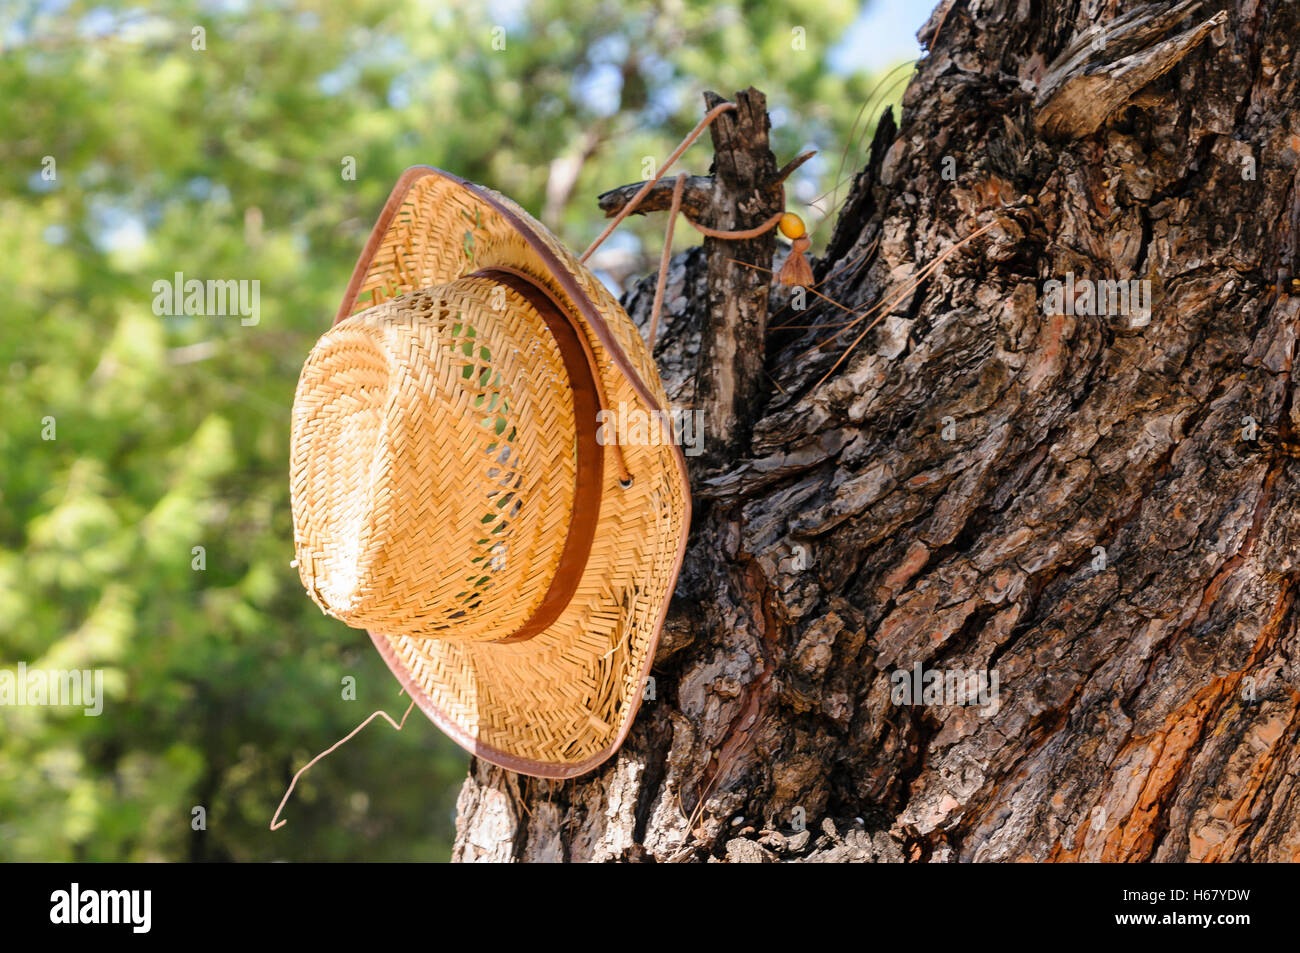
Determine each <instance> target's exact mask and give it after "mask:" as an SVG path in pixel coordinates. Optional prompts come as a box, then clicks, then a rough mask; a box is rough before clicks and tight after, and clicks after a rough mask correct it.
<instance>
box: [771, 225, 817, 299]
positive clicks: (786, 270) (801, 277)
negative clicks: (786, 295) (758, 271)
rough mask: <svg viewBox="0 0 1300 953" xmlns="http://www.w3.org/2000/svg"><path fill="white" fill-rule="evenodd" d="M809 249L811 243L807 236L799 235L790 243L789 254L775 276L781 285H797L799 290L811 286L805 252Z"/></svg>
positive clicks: (811, 278)
mask: <svg viewBox="0 0 1300 953" xmlns="http://www.w3.org/2000/svg"><path fill="white" fill-rule="evenodd" d="M811 247H812V241H811V240H810V239H809V238H808V236H807V235H801V236H799V237H798V238H796V239H795V240H794V241H793V242H792V243H791V246H790V254H789V256H788V257H787V258H786V260H785V264H784V265H782V266H781V271H780V272H779V273H778V274H777V278H778V280H780V282H781V284H783V285H798V286H799V287H801V288H808V287H811V286H812V283H813V273H812V266H811V265H809V264H808V256H807V251H808V249H809V248H811Z"/></svg>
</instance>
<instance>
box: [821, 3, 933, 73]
mask: <svg viewBox="0 0 1300 953" xmlns="http://www.w3.org/2000/svg"><path fill="white" fill-rule="evenodd" d="M936 2H937V0H935V2H931V0H868V2H867V3H866V4H864V6H863V9H862V12H861V13H859V14H858V18H857V20H856V21H854V23H853V26H852V27H850V28H849V31H848V32H847V33H846V34H845V35H844V39H843V40H841V41H840V42H839V43H837V44H836V46H835V49H834V50H832V51H831V65H832V67H833V68H834V69H836V70H843V71H850V70H852V69H855V68H857V69H865V70H867V71H868V72H875V71H876V70H879V69H882V68H884V67H888V66H893V65H894V64H895V63H897V62H899V61H900V60H914V59H917V58H919V57H920V55H921V46H920V44H919V43H917V42H916V31H917V30H919V29H921V25H922V24H924V23H925V21H926V20H928V19H930V11H932V10H933V9H934V8H935V5H936Z"/></svg>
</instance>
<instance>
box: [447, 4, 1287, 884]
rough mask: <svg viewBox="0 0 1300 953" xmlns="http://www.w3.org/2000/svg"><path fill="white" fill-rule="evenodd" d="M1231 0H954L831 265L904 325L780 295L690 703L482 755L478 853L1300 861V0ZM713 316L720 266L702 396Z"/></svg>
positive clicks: (671, 661) (662, 654) (841, 290)
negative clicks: (1297, 386)
mask: <svg viewBox="0 0 1300 953" xmlns="http://www.w3.org/2000/svg"><path fill="white" fill-rule="evenodd" d="M972 7H975V10H976V12H975V13H974V14H972V12H971V9H972ZM1116 7H1118V8H1120V10H1122V11H1126V12H1124V13H1123V14H1122V15H1119V14H1117V13H1116ZM1215 9H1216V7H1215V6H1213V5H1204V4H1200V3H1197V2H1194V0H1191V2H1183V3H1179V4H1174V3H1160V4H1152V5H1149V6H1147V7H1142V8H1137V7H1135V6H1134V5H1133V4H1127V3H1122V2H1121V3H1119V4H1110V3H1104V2H1101V0H1082V2H1079V3H1055V2H1046V3H1040V2H1028V3H1026V2H1023V0H986V2H983V3H980V4H978V5H977V6H976V5H972V4H969V3H967V2H965V0H955V2H954V0H949V2H946V3H944V4H943V5H942V6H941V7H940V9H939V10H937V11H936V12H935V14H934V15H933V16H932V18H931V20H930V22H929V24H927V26H926V27H925V29H924V30H923V33H922V36H923V37H925V38H926V39H927V40H928V39H933V38H934V34H935V32H936V31H937V33H938V35H937V39H934V42H933V43H932V44H931V46H932V51H931V52H930V54H929V55H928V56H927V57H926V58H925V59H924V60H923V61H922V62H921V64H920V66H919V68H918V71H917V73H916V75H915V76H914V77H913V80H912V82H911V85H910V87H909V89H908V91H907V93H906V96H905V99H904V109H903V117H902V122H901V125H900V126H899V127H898V128H897V129H895V126H894V124H893V121H892V119H891V118H890V117H889V116H888V115H887V116H886V117H885V118H884V119H883V120H882V121H881V122H880V124H879V125H878V129H877V134H876V137H875V140H874V142H873V144H872V148H871V153H870V158H869V160H868V162H867V164H866V166H865V167H864V168H863V169H862V170H861V171H860V172H859V173H858V175H857V177H856V180H855V182H854V185H853V188H852V192H851V194H850V196H849V198H848V199H847V201H846V202H845V204H844V206H843V208H842V210H841V215H840V218H839V220H838V222H837V223H836V226H835V231H834V235H833V237H832V239H831V240H830V243H829V246H828V248H827V253H826V256H825V258H823V259H822V260H820V261H818V262H817V264H816V267H815V275H816V278H817V280H818V281H819V282H821V284H819V286H818V290H819V291H820V292H822V293H823V294H825V295H828V296H829V297H831V298H834V299H836V300H837V301H839V302H841V303H843V304H845V305H848V306H849V307H852V308H855V309H858V310H865V309H866V308H868V307H871V306H875V305H877V304H885V305H887V307H886V308H885V309H884V310H885V311H886V312H887V316H886V317H885V318H884V319H883V320H882V321H881V322H880V323H879V324H878V325H877V326H876V327H875V328H874V329H873V330H871V331H870V332H869V333H867V334H866V335H865V336H864V337H862V339H861V340H860V341H858V342H857V343H856V346H854V347H853V348H852V350H851V352H850V353H849V354H848V356H847V357H846V358H845V359H844V360H843V361H842V362H840V363H838V365H837V362H838V361H840V358H841V357H844V356H845V353H846V350H847V349H848V348H849V345H850V344H852V343H853V342H854V340H855V339H857V338H858V337H859V335H860V334H861V332H862V330H863V329H864V328H865V327H866V325H867V322H866V321H861V322H859V323H858V324H857V325H856V326H854V327H851V328H849V329H847V330H845V329H844V327H843V325H844V323H845V321H846V320H851V317H850V316H848V315H846V313H845V312H844V311H842V310H840V309H838V308H836V307H834V306H832V305H829V304H827V303H826V302H824V301H821V300H820V299H818V298H815V297H813V296H812V295H809V297H808V302H809V304H810V307H809V309H808V310H807V311H804V312H802V313H799V312H794V311H792V309H791V308H790V307H789V306H788V304H787V300H788V295H787V294H786V293H785V291H784V290H774V291H773V293H772V307H771V316H770V318H769V328H768V332H767V341H766V375H765V376H764V377H763V379H762V387H761V394H760V397H759V399H758V400H756V401H754V402H752V403H751V404H750V405H749V407H748V412H749V415H750V417H749V420H747V421H746V422H745V426H744V427H743V432H744V433H746V435H747V439H746V446H745V447H744V448H743V450H742V452H741V453H740V454H738V455H737V456H735V457H734V458H733V459H732V460H731V461H730V462H728V463H725V464H724V465H722V466H720V467H718V468H715V469H713V470H711V471H709V472H707V473H706V472H697V473H696V474H695V475H694V477H695V478H694V480H693V483H694V484H695V487H696V490H695V501H696V512H695V519H694V524H693V527H692V536H691V541H690V545H689V549H688V552H687V557H686V564H685V566H684V568H683V572H682V577H681V581H680V583H679V586H678V590H677V593H676V597H675V600H674V603H673V607H672V609H671V611H670V614H669V619H668V623H667V626H666V628H665V631H664V634H663V638H662V641H661V644H660V647H659V651H658V655H657V658H656V662H655V669H654V673H655V678H656V697H655V698H653V699H651V700H648V701H646V703H645V704H644V705H643V707H642V709H641V711H640V713H639V714H638V716H637V721H636V724H635V725H634V727H633V730H632V733H631V735H630V737H629V740H628V742H627V744H626V745H625V746H624V747H623V749H622V750H621V751H620V752H619V754H618V755H617V756H616V757H615V758H613V759H611V760H610V761H609V762H608V763H607V764H606V765H605V766H603V767H602V768H601V769H600V770H598V771H596V772H594V773H592V774H590V775H587V776H585V777H582V778H579V779H577V780H575V781H569V782H553V783H549V782H545V781H539V780H536V779H531V778H522V777H520V776H518V775H512V774H510V773H509V772H506V771H502V770H500V769H497V768H495V767H492V766H490V765H487V764H484V763H481V762H479V763H476V764H475V765H474V766H473V768H472V770H471V776H470V777H469V779H468V780H467V781H466V783H465V787H464V789H463V791H462V793H461V797H460V802H459V808H460V819H459V822H458V836H457V842H456V847H455V854H454V856H455V858H456V859H458V860H571V861H599V860H656V861H670V860H678V861H680V860H706V859H730V860H763V861H772V860H792V859H832V860H863V861H870V860H891V861H897V860H903V861H944V860H1019V859H1031V860H1040V861H1052V860H1076V859H1088V860H1120V861H1137V860H1159V861H1182V860H1270V861H1281V860H1300V810H1298V809H1297V805H1298V804H1300V784H1298V783H1297V780H1296V779H1297V776H1298V775H1300V717H1298V716H1297V707H1298V705H1300V672H1297V668H1296V666H1297V664H1300V636H1298V634H1297V632H1298V625H1300V605H1297V598H1296V595H1297V588H1298V587H1297V581H1298V580H1300V564H1298V562H1297V557H1296V554H1295V541H1296V540H1297V538H1300V537H1298V536H1297V530H1298V529H1300V506H1297V503H1296V498H1297V482H1298V481H1300V462H1297V461H1295V460H1294V459H1293V457H1294V456H1295V455H1296V453H1295V450H1294V449H1293V445H1292V443H1291V436H1292V434H1293V433H1294V431H1295V429H1296V426H1297V424H1298V423H1300V407H1297V406H1296V403H1295V402H1294V401H1293V399H1292V381H1291V369H1292V360H1293V355H1294V350H1295V343H1296V342H1295V338H1296V318H1297V311H1298V310H1300V308H1298V304H1297V302H1298V301H1300V298H1297V297H1295V296H1294V293H1295V292H1296V291H1297V290H1298V289H1297V287H1296V283H1294V282H1293V281H1292V275H1293V274H1295V273H1296V272H1295V268H1296V251H1297V236H1298V235H1300V188H1298V186H1297V164H1298V162H1300V56H1298V55H1297V45H1298V44H1300V6H1297V5H1296V4H1294V3H1288V2H1286V0H1258V2H1255V0H1239V3H1238V5H1237V7H1235V8H1229V9H1228V10H1227V11H1226V16H1224V15H1222V14H1220V15H1217V16H1216V15H1215ZM986 227H987V230H985V231H983V232H981V233H980V234H979V235H978V236H977V237H975V238H973V239H970V240H969V241H966V242H964V243H963V244H962V245H961V247H960V248H955V246H957V245H958V243H960V242H962V241H963V239H967V238H968V236H971V235H972V233H975V232H976V231H977V230H979V229H984V228H986ZM954 249H955V250H954ZM945 253H950V254H949V255H948V257H946V258H944V259H943V261H942V263H941V264H939V265H938V267H937V268H935V269H934V270H932V271H930V272H928V273H924V272H923V269H925V268H926V266H928V265H930V264H931V263H933V262H935V261H936V260H937V259H938V258H939V256H941V255H944V254H945ZM1070 275H1072V276H1073V278H1072V279H1070V278H1069V276H1070ZM918 277H919V278H920V279H921V280H920V281H919V284H917V285H916V287H915V288H914V289H912V290H910V291H909V290H908V289H909V286H910V285H911V284H913V283H915V282H916V279H917V278H918ZM1093 280H1116V281H1122V282H1124V283H1125V287H1127V286H1128V282H1130V281H1137V282H1139V283H1140V282H1144V281H1145V282H1149V285H1147V286H1141V285H1139V286H1136V287H1149V289H1150V296H1151V297H1150V316H1149V323H1144V320H1143V315H1142V314H1141V312H1140V309H1139V308H1137V307H1136V305H1134V306H1133V307H1132V308H1131V309H1130V313H1129V314H1127V315H1125V314H1116V313H1114V312H1115V311H1116V310H1121V311H1122V310H1123V309H1122V306H1121V307H1119V308H1117V307H1116V306H1115V301H1114V300H1110V301H1109V312H1110V313H1100V314H1093V313H1088V312H1089V311H1097V310H1100V311H1107V310H1108V309H1107V308H1100V309H1099V308H1096V307H1091V306H1090V304H1089V301H1090V299H1091V295H1090V294H1089V293H1088V292H1087V291H1086V290H1085V291H1081V290H1080V289H1083V288H1088V287H1092V286H1088V285H1087V281H1093ZM1053 281H1056V282H1061V283H1063V285H1064V292H1065V293H1064V297H1065V298H1069V299H1070V300H1067V301H1065V302H1064V304H1063V306H1062V307H1059V308H1058V307H1054V306H1053V305H1052V299H1051V294H1050V291H1051V288H1052V287H1053V286H1051V285H1050V284H1049V283H1050V282H1053ZM1071 281H1072V282H1073V283H1071ZM1103 288H1104V286H1103ZM652 293H653V278H651V279H648V280H647V281H646V282H643V283H642V285H641V286H639V287H638V288H637V289H636V290H635V291H634V292H633V293H632V294H630V295H629V300H628V302H627V305H628V307H629V310H630V312H631V313H633V314H634V316H637V319H638V321H643V320H644V317H645V314H646V312H647V311H648V309H649V302H650V298H651V296H652ZM1104 293H1105V292H1104V291H1103V294H1104ZM1137 297H1140V292H1138V293H1137V294H1136V295H1135V300H1136V298H1137ZM708 300H709V290H708V278H707V263H706V256H705V255H704V254H703V252H702V251H700V250H698V249H697V250H694V251H692V252H690V253H688V254H685V255H681V256H678V258H676V259H675V260H674V263H673V269H672V272H671V275H670V280H669V289H668V293H667V295H666V304H667V307H666V314H665V322H666V323H665V326H664V328H663V329H662V330H661V332H660V335H661V340H660V341H659V343H658V346H657V348H656V352H657V356H658V358H659V360H660V364H661V367H662V368H663V372H664V376H665V381H666V383H667V386H668V388H669V391H670V394H672V395H673V397H674V399H675V400H677V401H680V402H681V403H682V404H689V402H690V400H691V399H692V395H693V393H694V391H693V387H692V380H693V376H694V375H695V373H696V370H697V368H696V366H695V364H696V360H697V356H698V349H699V340H700V328H701V326H702V324H703V323H704V322H705V321H707V320H709V315H708V314H706V313H705V312H706V309H707V302H708ZM1076 306H1077V307H1076ZM1056 311H1064V312H1065V313H1054V312H1056ZM873 319H874V315H873V316H872V318H869V319H867V320H868V321H869V320H873ZM783 324H791V325H799V326H807V325H813V326H814V328H813V329H811V330H798V329H795V330H783V329H782V328H781V325H783ZM837 332H843V333H840V335H839V337H837V338H834V339H833V340H830V343H828V344H825V346H822V347H820V348H817V347H816V345H817V344H818V342H826V341H828V340H829V339H831V338H832V336H833V335H834V334H836V333H837ZM832 368H834V369H833V370H832ZM828 373H829V376H827V375H828ZM824 377H825V378H826V379H825V381H824V382H822V379H823V378H824ZM711 436H712V435H711ZM692 462H695V461H694V459H693V460H692ZM915 666H919V667H920V668H919V669H917V668H914V667H915ZM930 672H939V673H940V674H942V673H945V672H947V673H956V672H967V673H973V674H974V676H977V678H976V681H978V680H979V679H985V680H986V681H985V682H984V684H985V685H987V686H988V687H990V688H992V687H993V686H994V684H995V683H994V682H993V677H994V674H995V673H996V677H997V682H996V691H995V692H992V693H991V696H990V698H988V699H985V700H983V702H982V703H979V704H954V703H952V702H953V700H954V697H956V696H954V695H952V694H951V693H949V694H947V695H944V696H942V697H940V698H938V699H931V698H929V697H909V696H907V695H906V694H904V695H903V696H900V694H899V693H900V691H902V689H903V687H910V686H912V685H913V682H912V678H913V676H914V675H920V674H921V673H930ZM922 677H923V676H922ZM923 684H928V683H925V682H923ZM958 700H960V699H958ZM967 700H969V699H967ZM922 701H938V702H939V703H928V704H919V702H922ZM909 702H917V703H918V704H911V703H909Z"/></svg>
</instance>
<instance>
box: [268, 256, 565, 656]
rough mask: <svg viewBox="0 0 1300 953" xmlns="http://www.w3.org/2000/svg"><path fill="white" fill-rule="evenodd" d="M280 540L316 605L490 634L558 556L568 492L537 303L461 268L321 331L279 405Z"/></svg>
mask: <svg viewBox="0 0 1300 953" xmlns="http://www.w3.org/2000/svg"><path fill="white" fill-rule="evenodd" d="M292 430H293V434H292V450H291V459H290V471H291V474H290V478H291V484H292V485H291V492H292V498H293V512H294V542H295V549H296V551H297V558H298V570H299V573H300V575H301V576H302V580H303V583H304V585H305V586H306V588H307V591H308V592H309V593H310V594H311V595H312V598H313V599H315V600H316V602H317V603H318V604H319V605H320V606H321V608H322V609H324V610H325V611H326V612H327V613H329V614H330V615H333V616H335V617H337V618H339V619H342V620H343V621H345V622H347V623H349V624H351V625H355V626H359V627H365V628H371V629H380V630H382V631H383V632H385V633H386V634H389V635H406V636H411V637H415V638H437V639H472V640H475V641H497V640H500V639H505V638H508V637H510V636H511V635H512V634H513V633H515V632H516V631H518V630H519V628H520V627H521V626H522V625H524V624H525V623H526V622H527V621H528V620H529V618H530V617H531V616H532V614H533V613H534V612H535V611H536V609H537V607H538V606H539V605H540V604H541V602H542V600H543V598H544V597H545V594H546V591H547V588H548V586H549V584H550V582H551V580H552V578H553V577H554V576H555V574H556V571H557V567H558V566H559V563H560V559H561V554H562V550H563V548H564V543H565V535H566V534H565V530H566V527H567V525H568V522H569V516H570V514H571V513H572V510H573V507H574V501H575V488H576V482H577V473H576V466H577V465H576V449H575V440H576V436H575V435H576V423H575V420H574V401H573V395H572V385H571V383H570V380H569V377H568V374H567V372H566V368H565V364H564V362H563V359H562V355H561V352H560V349H559V347H558V345H557V343H556V340H555V338H554V337H553V335H552V334H551V332H550V330H549V329H548V327H547V323H546V321H545V319H544V317H543V316H542V314H541V313H540V312H539V311H538V310H537V308H535V307H534V306H533V304H532V303H530V301H529V300H527V298H526V297H524V296H523V295H521V294H520V293H519V292H518V291H516V290H515V289H514V288H512V287H509V286H508V285H506V284H502V283H500V282H498V281H495V280H493V279H491V278H488V277H475V276H470V277H463V278H459V279H456V280H454V281H451V282H449V283H447V284H443V285H439V286H435V287H431V288H426V289H422V290H418V291H413V292H410V293H408V294H405V295H402V296H401V297H398V298H395V299H393V300H391V301H388V302H385V303H383V304H379V305H376V306H375V307H372V308H370V309H368V310H366V311H362V312H360V313H358V314H355V315H353V316H352V317H350V318H347V319H345V320H343V321H340V322H339V323H338V324H336V325H335V326H334V327H333V328H331V329H330V330H329V331H327V332H326V333H325V334H324V335H323V336H322V337H321V338H320V340H319V341H318V342H317V344H316V346H315V347H314V348H313V349H312V352H311V354H310V355H309V357H308V358H307V361H306V364H305V366H304V368H303V371H302V375H301V377H300V378H299V382H298V388H297V392H296V394H295V398H294V409H293V423H292Z"/></svg>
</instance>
